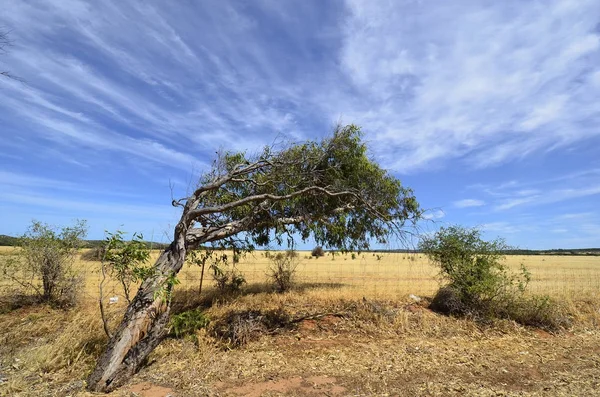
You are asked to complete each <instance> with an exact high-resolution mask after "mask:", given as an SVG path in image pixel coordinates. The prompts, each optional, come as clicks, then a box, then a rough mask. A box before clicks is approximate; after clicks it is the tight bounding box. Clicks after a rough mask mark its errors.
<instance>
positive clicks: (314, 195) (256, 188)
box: [196, 125, 421, 251]
mask: <svg viewBox="0 0 600 397" xmlns="http://www.w3.org/2000/svg"><path fill="white" fill-rule="evenodd" d="M362 136H363V134H362V132H361V131H360V128H359V127H357V126H355V125H348V126H345V127H340V128H338V129H337V130H336V131H335V133H334V135H333V136H332V137H331V138H328V139H324V140H322V141H320V142H317V141H309V142H305V143H300V144H294V145H291V146H289V147H287V148H285V149H282V150H280V151H274V150H273V149H272V148H270V147H267V148H265V149H264V150H263V152H262V153H261V154H260V155H258V156H256V157H249V156H247V155H246V154H245V153H231V152H226V153H222V154H221V155H220V157H219V159H218V160H217V161H216V162H215V164H214V166H213V168H212V170H211V171H210V172H208V173H207V174H205V175H204V176H203V177H202V179H201V180H200V186H210V185H211V184H212V183H214V182H215V181H219V180H220V178H222V177H223V176H226V175H230V174H231V173H233V172H234V171H236V170H239V169H240V168H241V167H244V166H248V165H250V164H255V163H257V164H259V165H257V166H256V171H255V172H249V173H245V174H244V175H243V177H240V178H233V179H230V180H228V181H227V182H226V183H224V184H222V185H219V188H214V189H209V190H205V191H204V192H203V193H202V195H201V196H200V197H199V198H198V204H197V208H199V209H203V210H206V209H207V208H219V210H218V211H217V212H214V213H209V212H208V211H205V213H204V214H203V215H202V216H199V217H198V218H196V220H197V221H198V222H199V223H201V224H205V225H226V224H233V223H235V222H236V221H246V222H247V226H246V228H245V229H244V230H243V231H244V232H246V233H244V234H243V237H241V238H238V239H235V240H234V239H229V240H227V243H228V244H229V247H238V248H240V249H245V248H250V249H252V248H254V246H265V245H267V244H269V243H270V242H271V240H272V238H273V236H274V239H275V241H276V242H277V243H278V244H282V243H283V242H284V241H286V240H287V243H288V245H289V246H292V245H293V238H292V236H293V235H299V236H300V237H301V238H302V240H303V241H307V240H308V239H309V238H310V237H312V238H313V239H314V240H315V241H316V243H317V244H319V245H320V246H327V247H331V248H340V249H341V250H342V251H348V250H360V249H366V248H368V246H369V243H370V242H372V241H377V242H379V243H386V242H387V239H388V237H389V235H390V234H398V232H399V231H400V228H401V227H403V226H404V224H405V222H413V221H416V220H417V219H419V217H420V215H421V210H420V209H419V206H418V204H417V201H416V199H415V197H414V196H413V193H412V191H411V190H410V189H408V188H405V187H403V186H402V184H401V183H400V181H399V180H398V179H396V178H395V177H394V176H392V175H391V174H389V173H388V172H387V171H385V170H384V169H382V168H381V167H379V166H378V165H377V164H376V163H375V162H373V161H372V160H371V159H369V156H368V153H367V147H366V145H365V144H364V142H363V141H362ZM267 195H268V197H280V198H281V197H285V199H278V200H273V201H268V200H267V201H266V202H265V197H267ZM251 198H252V199H251ZM267 202H268V205H267ZM283 219H286V220H294V221H289V222H282V220H283ZM273 232H274V234H273Z"/></svg>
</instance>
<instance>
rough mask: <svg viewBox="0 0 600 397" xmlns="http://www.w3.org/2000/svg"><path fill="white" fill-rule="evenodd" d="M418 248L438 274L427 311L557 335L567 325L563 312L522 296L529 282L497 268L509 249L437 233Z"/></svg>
mask: <svg viewBox="0 0 600 397" xmlns="http://www.w3.org/2000/svg"><path fill="white" fill-rule="evenodd" d="M419 248H420V249H421V250H422V251H423V252H424V253H425V254H426V255H427V256H428V257H429V259H430V260H432V261H433V262H434V263H435V264H436V266H438V267H439V269H440V278H441V283H442V287H441V288H440V290H439V291H438V293H437V294H436V296H435V297H434V298H433V300H432V302H431V308H432V309H433V310H436V311H439V312H442V313H446V314H452V315H462V316H469V317H472V318H476V319H493V318H508V319H511V320H514V321H517V322H519V323H521V324H524V325H532V326H538V327H542V328H547V329H557V328H559V327H562V326H565V325H566V324H567V323H568V318H567V316H566V315H565V314H564V310H563V309H562V308H561V307H560V306H559V305H557V304H556V303H555V302H553V301H552V300H551V299H550V298H549V297H547V296H533V297H532V296H527V295H525V290H526V288H527V284H528V283H529V281H530V280H531V275H530V273H529V272H528V270H527V269H526V268H525V267H524V266H523V265H521V269H520V271H519V272H518V273H513V272H511V271H510V270H509V269H508V268H507V267H506V265H505V264H504V263H503V259H504V251H506V250H508V249H509V248H510V247H509V246H508V245H507V244H506V243H505V242H504V240H502V239H496V240H493V241H485V240H483V239H482V238H481V232H480V231H479V230H477V229H466V228H463V227H460V226H451V227H447V228H441V229H440V230H439V231H438V232H437V233H435V235H433V236H431V237H425V238H423V239H422V240H421V242H420V244H419Z"/></svg>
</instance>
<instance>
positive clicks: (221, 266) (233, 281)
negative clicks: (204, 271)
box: [210, 256, 246, 293]
mask: <svg viewBox="0 0 600 397" xmlns="http://www.w3.org/2000/svg"><path fill="white" fill-rule="evenodd" d="M223 258H226V257H225V256H223ZM210 269H211V270H212V278H213V280H214V281H215V285H216V287H217V289H218V290H219V291H221V292H223V293H227V292H239V291H240V290H241V289H242V286H243V285H244V284H246V278H245V277H244V276H243V275H242V274H241V273H240V272H239V271H238V270H237V268H236V266H235V264H234V265H233V266H230V265H229V264H228V262H227V259H223V260H217V261H215V262H214V263H212V264H211V265H210Z"/></svg>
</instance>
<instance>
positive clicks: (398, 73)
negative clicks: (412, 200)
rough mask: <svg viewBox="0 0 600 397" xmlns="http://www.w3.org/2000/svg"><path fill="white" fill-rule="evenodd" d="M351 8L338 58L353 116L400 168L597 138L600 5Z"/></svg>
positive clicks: (475, 160) (517, 154)
mask: <svg viewBox="0 0 600 397" xmlns="http://www.w3.org/2000/svg"><path fill="white" fill-rule="evenodd" d="M348 5H349V8H350V13H351V17H350V19H349V20H348V21H347V24H346V28H345V35H346V36H345V41H344V47H343V50H342V57H341V59H342V66H343V67H344V68H345V70H346V73H347V75H348V76H349V78H350V79H351V81H352V82H353V83H354V85H355V86H356V87H357V88H358V90H359V92H360V100H359V101H357V102H354V103H351V104H350V107H351V109H352V110H351V111H349V110H348V109H346V114H349V115H350V117H351V118H352V119H354V118H356V119H358V120H361V121H362V122H363V123H364V124H365V125H367V126H369V128H370V129H371V130H373V131H375V132H376V133H377V141H378V142H379V143H380V144H379V146H378V151H379V153H380V154H381V155H382V156H383V157H385V158H386V159H387V162H388V164H389V165H390V166H392V167H394V168H395V169H398V170H404V171H409V170H413V169H415V168H428V167H431V166H432V165H433V166H435V165H436V164H440V162H445V161H447V160H449V159H452V158H464V160H465V161H466V162H467V163H469V164H472V165H474V166H477V167H483V166H490V165H494V164H501V163H504V162H506V161H507V160H511V159H521V158H524V157H526V156H529V155H530V154H532V153H535V152H539V151H543V150H546V149H547V148H548V147H552V148H555V149H556V148H557V147H561V146H564V145H569V144H571V143H573V142H577V141H581V140H585V139H587V138H590V137H592V136H598V134H600V131H599V130H598V129H597V128H596V125H597V123H595V122H594V120H595V119H597V118H598V117H599V115H600V110H599V109H598V108H597V106H594V105H593V103H595V102H597V100H598V98H600V90H599V88H598V86H597V85H591V84H582V83H581V82H582V81H585V80H586V78H589V79H591V80H593V81H595V80H596V77H597V75H596V73H598V70H599V69H598V66H597V65H599V64H600V47H599V43H600V32H598V30H597V24H598V18H597V13H596V2H595V1H591V0H590V1H579V2H576V5H575V3H574V2H570V1H548V2H543V3H539V2H513V1H508V2H492V3H486V4H483V3H479V4H478V5H476V4H474V3H465V2H436V3H435V4H432V3H422V2H411V3H402V5H399V3H397V2H386V3H380V2H370V1H369V2H367V1H360V0H356V1H348ZM593 98H595V99H593ZM344 105H346V106H348V104H347V103H346V102H344Z"/></svg>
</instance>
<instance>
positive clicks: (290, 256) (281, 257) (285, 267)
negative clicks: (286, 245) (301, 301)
mask: <svg viewBox="0 0 600 397" xmlns="http://www.w3.org/2000/svg"><path fill="white" fill-rule="evenodd" d="M270 259H271V265H270V266H269V271H268V273H267V275H268V276H269V279H270V280H271V281H272V282H273V285H274V286H275V289H276V290H277V292H286V291H289V290H290V289H291V288H292V286H293V285H294V275H295V274H296V268H297V267H298V254H297V253H296V251H294V250H288V251H286V252H285V253H283V252H279V253H277V254H276V255H274V256H271V258H270Z"/></svg>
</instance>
